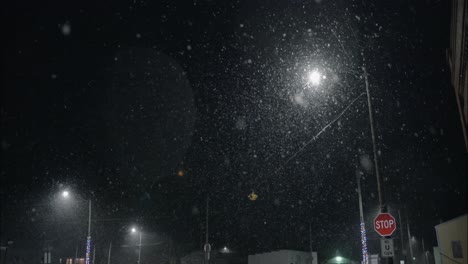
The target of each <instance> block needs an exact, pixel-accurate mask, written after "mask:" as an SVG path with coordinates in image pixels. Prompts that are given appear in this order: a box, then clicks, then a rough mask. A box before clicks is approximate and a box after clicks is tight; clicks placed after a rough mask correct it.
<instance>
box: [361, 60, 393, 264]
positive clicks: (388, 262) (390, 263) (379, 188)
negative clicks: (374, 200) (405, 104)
mask: <svg viewBox="0 0 468 264" xmlns="http://www.w3.org/2000/svg"><path fill="white" fill-rule="evenodd" d="M363 54H364V53H363ZM362 71H363V72H364V81H365V84H366V94H367V106H368V110H369V126H370V131H371V138H372V150H373V152H374V167H375V177H376V179H377V192H378V196H379V205H380V212H381V213H386V212H387V204H386V202H385V196H384V189H383V188H384V187H383V184H382V178H381V176H380V172H379V163H378V159H377V144H376V143H375V131H374V116H373V112H372V100H371V95H370V91H369V77H368V76H367V69H366V66H365V57H364V56H363V66H362ZM385 238H386V239H390V238H391V236H386V237H385ZM384 263H385V264H393V258H385V261H384Z"/></svg>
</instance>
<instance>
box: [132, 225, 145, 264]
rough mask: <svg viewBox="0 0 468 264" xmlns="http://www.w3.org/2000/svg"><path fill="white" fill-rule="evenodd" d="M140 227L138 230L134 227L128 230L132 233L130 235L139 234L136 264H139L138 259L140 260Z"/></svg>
mask: <svg viewBox="0 0 468 264" xmlns="http://www.w3.org/2000/svg"><path fill="white" fill-rule="evenodd" d="M141 229H142V228H141V227H139V228H136V227H132V229H130V231H131V232H132V234H135V233H137V232H138V233H139V237H140V239H139V243H138V261H137V263H138V264H140V259H141V233H142V232H141Z"/></svg>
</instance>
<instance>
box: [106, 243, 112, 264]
mask: <svg viewBox="0 0 468 264" xmlns="http://www.w3.org/2000/svg"><path fill="white" fill-rule="evenodd" d="M111 251H112V241H111V242H110V243H109V253H108V254H107V264H110V263H111V261H110V260H111Z"/></svg>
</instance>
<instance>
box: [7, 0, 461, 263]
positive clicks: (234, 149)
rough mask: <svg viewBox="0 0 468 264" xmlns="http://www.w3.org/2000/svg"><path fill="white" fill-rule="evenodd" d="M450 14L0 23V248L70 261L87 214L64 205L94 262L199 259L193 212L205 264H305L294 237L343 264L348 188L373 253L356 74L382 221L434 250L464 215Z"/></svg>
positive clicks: (77, 6)
mask: <svg viewBox="0 0 468 264" xmlns="http://www.w3.org/2000/svg"><path fill="white" fill-rule="evenodd" d="M380 2H382V3H380ZM449 11H450V4H449V1H422V0H414V1H406V0H405V1H378V2H377V1H376V2H375V3H374V2H373V1H364V0H361V1H358V0H356V1H346V0H337V1H331V0H315V1H296V0H294V1H225V2H223V1H198V0H196V1H161V2H159V3H158V1H140V0H133V1H89V2H88V1H72V2H71V1H46V2H44V1H9V2H7V3H5V4H4V8H3V12H2V13H3V14H2V17H3V19H4V20H3V24H4V33H3V37H4V38H3V39H4V41H3V44H4V45H3V54H2V55H3V56H2V63H3V67H2V68H3V74H2V104H1V122H2V126H1V146H2V165H1V204H2V207H1V208H2V209H1V214H2V226H1V242H2V243H4V242H5V241H6V240H7V239H10V240H15V241H22V240H25V239H26V238H28V239H29V238H31V241H32V240H33V239H34V241H37V243H36V244H37V245H40V244H41V243H43V241H45V240H52V241H53V242H52V243H53V244H61V245H62V246H63V245H65V246H63V248H64V249H63V250H64V251H63V252H66V253H63V254H69V255H71V254H74V253H69V252H74V248H75V245H77V244H80V243H81V244H83V243H84V239H85V236H86V222H85V219H86V217H85V215H86V207H84V206H83V205H82V204H81V205H80V203H75V204H74V205H73V208H74V209H75V210H70V206H65V207H64V205H58V204H54V203H58V202H57V199H58V193H59V192H60V191H61V190H64V189H68V190H70V191H71V192H73V194H74V195H75V196H80V197H82V198H83V199H91V200H92V201H93V203H94V208H95V212H96V213H95V215H94V216H93V219H95V220H94V221H95V225H94V228H93V238H94V239H95V241H96V243H97V244H101V245H104V244H106V243H108V241H110V240H113V241H123V242H122V243H124V242H125V239H126V237H127V236H128V235H127V233H128V227H129V226H130V225H131V224H137V223H138V224H139V225H141V226H143V227H144V230H148V231H147V232H148V234H150V233H151V234H153V235H154V236H155V237H158V239H159V240H164V241H171V243H167V244H171V245H176V246H173V247H174V248H175V252H177V253H176V254H179V255H184V254H186V253H188V252H190V251H194V250H200V249H201V248H202V245H203V243H204V234H205V231H204V228H203V225H204V223H205V222H204V217H205V201H206V197H207V196H209V197H210V208H211V209H210V211H211V213H210V228H209V229H210V241H211V243H212V244H213V246H214V247H215V248H220V247H222V246H224V245H229V246H230V247H232V248H233V249H234V250H236V251H237V252H240V254H242V255H246V254H250V253H258V252H264V251H272V250H276V249H298V250H308V249H309V224H310V226H311V231H312V237H313V238H312V245H313V247H314V248H315V249H316V250H318V252H319V258H321V259H322V257H323V259H325V258H326V257H331V256H334V254H335V252H336V250H339V252H341V253H343V255H345V256H347V257H351V258H353V259H356V260H358V259H359V253H360V244H359V243H360V237H359V210H358V208H359V207H358V198H357V193H356V174H362V177H363V178H362V185H363V186H362V189H363V200H364V214H365V219H366V224H367V226H368V233H369V240H370V242H369V243H370V244H372V243H376V241H377V240H376V238H377V234H376V233H375V232H374V231H373V230H372V219H373V218H374V217H375V215H376V214H377V211H378V198H377V186H376V177H375V173H374V167H373V163H372V157H373V153H372V141H371V137H370V129H369V116H368V109H367V101H366V95H365V92H366V90H365V78H364V71H363V68H365V69H366V71H367V73H368V80H369V89H370V93H371V95H372V103H373V110H374V118H375V127H376V134H377V139H376V140H377V147H378V153H379V154H378V160H379V166H380V173H381V175H382V177H383V183H384V189H385V198H386V200H387V204H388V205H389V210H390V212H391V213H393V214H394V215H398V209H401V212H402V213H403V215H404V216H405V217H406V212H407V213H408V218H409V222H410V225H411V231H412V233H413V234H414V236H415V237H417V238H419V239H421V238H424V239H425V241H426V247H427V248H430V247H432V246H433V245H436V239H435V231H434V225H436V224H438V223H440V222H441V221H446V220H449V219H451V218H454V217H456V216H459V215H461V214H463V213H466V212H467V206H466V202H465V200H466V195H467V194H466V186H467V184H466V174H467V168H466V163H465V162H466V152H465V149H464V142H463V137H462V130H461V126H460V123H459V117H458V116H457V109H456V102H455V96H454V92H453V88H452V86H451V84H450V79H449V70H448V66H447V63H446V57H445V54H446V53H445V52H446V48H447V47H448V45H449V36H450V35H449V32H450V31H449V29H450V17H449V15H450V12H449ZM311 70H319V71H320V72H321V74H323V76H325V77H326V78H323V79H322V81H321V83H320V85H317V86H314V85H311V84H310V83H307V74H308V73H309V72H310V71H311ZM332 121H333V122H332ZM331 122H332V123H331ZM329 124H330V125H329ZM327 125H329V126H327ZM325 127H326V129H325V130H323V128H325ZM322 130H323V131H322ZM252 192H255V193H256V194H257V195H258V199H257V200H256V201H251V200H249V199H248V197H247V196H248V195H249V194H250V193H252ZM61 206H62V207H61ZM404 224H405V225H406V221H405V222H404ZM19 230H21V231H19ZM397 231H398V232H399V230H397ZM405 232H406V230H405ZM398 234H399V233H398ZM398 234H397V235H396V238H399V235H398ZM405 235H406V234H405ZM163 238H164V239H163ZM61 239H62V240H64V239H66V241H68V243H64V242H63V241H62V240H61ZM67 244H69V246H67ZM16 245H17V246H18V247H19V246H20V242H18V243H17V244H16ZM31 247H33V246H31ZM370 248H372V245H370ZM70 250H71V251H70ZM169 251H170V250H169ZM171 252H172V251H171ZM167 254H169V253H167Z"/></svg>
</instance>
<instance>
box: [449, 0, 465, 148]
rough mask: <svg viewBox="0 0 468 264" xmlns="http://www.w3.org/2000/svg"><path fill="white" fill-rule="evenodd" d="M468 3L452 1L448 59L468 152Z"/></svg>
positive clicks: (460, 0)
mask: <svg viewBox="0 0 468 264" xmlns="http://www.w3.org/2000/svg"><path fill="white" fill-rule="evenodd" d="M467 4H468V3H467V1H465V0H452V8H451V22H450V47H449V48H448V50H447V59H448V64H449V67H450V72H451V76H450V77H451V81H452V85H453V88H454V89H455V96H456V100H457V105H458V112H459V115H460V121H461V124H462V130H463V137H464V139H465V149H466V151H467V152H468V138H467V134H466V132H467V130H468V128H467V124H468V101H467V99H468V79H467V78H468V66H467V61H468V41H467V40H466V38H467V28H468V27H467V25H468V20H467V17H466V13H467Z"/></svg>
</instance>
